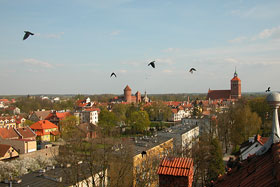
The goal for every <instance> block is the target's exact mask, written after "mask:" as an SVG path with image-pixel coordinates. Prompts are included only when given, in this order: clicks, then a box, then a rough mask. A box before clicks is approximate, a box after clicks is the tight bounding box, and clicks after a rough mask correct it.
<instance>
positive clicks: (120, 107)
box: [112, 104, 128, 122]
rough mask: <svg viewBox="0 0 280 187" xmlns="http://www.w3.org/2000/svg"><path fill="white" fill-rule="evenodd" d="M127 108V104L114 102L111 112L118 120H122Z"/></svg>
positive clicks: (124, 118) (124, 117)
mask: <svg viewBox="0 0 280 187" xmlns="http://www.w3.org/2000/svg"><path fill="white" fill-rule="evenodd" d="M127 109H128V106H127V105H124V104H115V105H114V106H113V109H112V110H113V113H114V114H115V115H116V116H117V118H118V120H119V121H120V122H124V121H125V120H126V115H125V114H126V111H127Z"/></svg>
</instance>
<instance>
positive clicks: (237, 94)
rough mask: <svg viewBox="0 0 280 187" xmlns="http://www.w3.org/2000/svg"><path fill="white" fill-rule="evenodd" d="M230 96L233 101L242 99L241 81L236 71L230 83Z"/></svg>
mask: <svg viewBox="0 0 280 187" xmlns="http://www.w3.org/2000/svg"><path fill="white" fill-rule="evenodd" d="M230 83H231V84H230V85H231V86H230V90H231V91H230V95H231V99H240V98H241V80H240V79H239V78H238V76H237V73H236V70H235V72H234V77H233V78H232V79H231V81H230Z"/></svg>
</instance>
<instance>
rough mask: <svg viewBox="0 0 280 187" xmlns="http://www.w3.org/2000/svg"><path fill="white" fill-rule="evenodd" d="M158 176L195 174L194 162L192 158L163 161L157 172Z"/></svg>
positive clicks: (166, 158)
mask: <svg viewBox="0 0 280 187" xmlns="http://www.w3.org/2000/svg"><path fill="white" fill-rule="evenodd" d="M157 174H158V175H172V176H189V175H192V174H193V160H192V159H191V158H183V157H179V158H168V157H165V158H163V160H162V161H161V163H160V165H159V168H158V170H157Z"/></svg>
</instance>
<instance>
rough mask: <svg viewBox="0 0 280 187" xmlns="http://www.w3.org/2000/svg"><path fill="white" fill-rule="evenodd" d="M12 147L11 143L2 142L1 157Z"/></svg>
mask: <svg viewBox="0 0 280 187" xmlns="http://www.w3.org/2000/svg"><path fill="white" fill-rule="evenodd" d="M10 147H11V146H10V145H4V144H0V157H4V156H5V154H6V153H7V151H8V150H9V149H10Z"/></svg>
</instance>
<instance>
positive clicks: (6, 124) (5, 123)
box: [0, 116, 16, 128]
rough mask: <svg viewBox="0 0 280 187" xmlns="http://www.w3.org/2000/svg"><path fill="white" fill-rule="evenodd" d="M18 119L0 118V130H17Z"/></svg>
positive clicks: (10, 117)
mask: <svg viewBox="0 0 280 187" xmlns="http://www.w3.org/2000/svg"><path fill="white" fill-rule="evenodd" d="M15 127H16V119H15V118H14V117H12V116H1V117H0V128H15Z"/></svg>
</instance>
